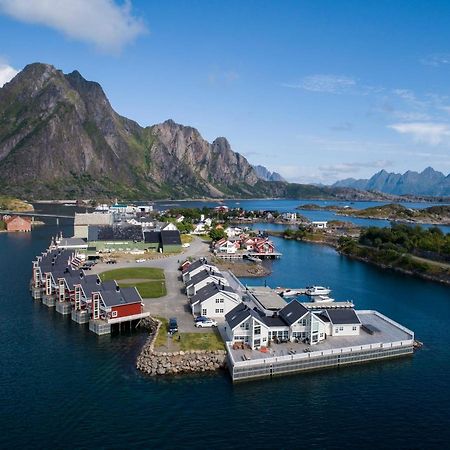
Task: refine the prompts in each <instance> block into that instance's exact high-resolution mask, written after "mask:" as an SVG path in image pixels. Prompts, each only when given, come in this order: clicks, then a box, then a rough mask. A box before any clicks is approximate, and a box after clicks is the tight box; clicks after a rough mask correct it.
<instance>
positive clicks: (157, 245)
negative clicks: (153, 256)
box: [144, 230, 182, 253]
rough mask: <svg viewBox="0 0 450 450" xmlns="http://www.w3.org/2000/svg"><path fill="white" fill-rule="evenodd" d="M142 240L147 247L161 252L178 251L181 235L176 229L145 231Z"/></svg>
mask: <svg viewBox="0 0 450 450" xmlns="http://www.w3.org/2000/svg"><path fill="white" fill-rule="evenodd" d="M144 242H145V244H146V245H147V247H148V249H152V250H154V251H158V252H161V253H179V252H181V250H182V245H181V236H180V232H179V231H178V230H170V231H165V230H163V231H145V232H144Z"/></svg>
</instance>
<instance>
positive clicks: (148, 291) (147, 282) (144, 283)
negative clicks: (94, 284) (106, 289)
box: [100, 267, 167, 298]
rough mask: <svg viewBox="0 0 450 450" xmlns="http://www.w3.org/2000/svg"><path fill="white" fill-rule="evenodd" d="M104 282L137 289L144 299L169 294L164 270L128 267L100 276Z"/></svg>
mask: <svg viewBox="0 0 450 450" xmlns="http://www.w3.org/2000/svg"><path fill="white" fill-rule="evenodd" d="M100 278H101V280H102V281H107V280H116V281H117V283H118V284H119V286H120V287H136V288H137V290H138V291H139V294H141V297H142V298H156V297H163V296H164V295H166V294H167V290H166V282H165V277H164V270H163V269H157V268H152V267H129V268H128V267H127V268H124V269H114V270H109V271H108V272H103V273H102V274H100ZM121 280H139V282H135V283H133V282H130V283H127V282H126V281H124V282H121Z"/></svg>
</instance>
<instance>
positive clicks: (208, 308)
mask: <svg viewBox="0 0 450 450" xmlns="http://www.w3.org/2000/svg"><path fill="white" fill-rule="evenodd" d="M241 301H242V300H241V298H240V296H239V294H237V293H236V292H235V291H234V289H233V288H231V287H230V286H225V285H223V284H222V285H219V284H217V283H211V284H207V285H206V286H204V287H203V288H202V289H200V290H199V291H198V292H197V293H196V294H195V295H194V296H192V297H191V298H190V305H191V310H192V314H193V315H194V316H205V317H213V318H219V317H220V318H221V317H225V315H226V314H228V313H229V312H230V311H231V310H232V309H233V308H234V307H236V305H238V304H240V303H241Z"/></svg>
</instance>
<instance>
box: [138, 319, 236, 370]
mask: <svg viewBox="0 0 450 450" xmlns="http://www.w3.org/2000/svg"><path fill="white" fill-rule="evenodd" d="M142 326H144V327H145V328H147V329H148V330H149V333H150V336H149V338H148V340H147V342H146V343H145V344H144V346H143V348H142V350H141V353H140V354H139V356H138V358H137V361H136V368H137V369H138V370H140V371H141V372H144V373H146V374H147V375H150V376H164V375H179V374H188V373H205V372H214V371H217V370H220V369H224V368H225V367H226V358H227V352H226V351H225V350H215V351H207V350H191V351H179V352H158V351H156V350H155V349H154V342H155V338H156V336H157V335H158V332H159V329H160V327H161V322H160V321H159V320H157V319H154V318H152V317H149V318H147V319H144V320H143V321H142Z"/></svg>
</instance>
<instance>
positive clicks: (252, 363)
mask: <svg viewBox="0 0 450 450" xmlns="http://www.w3.org/2000/svg"><path fill="white" fill-rule="evenodd" d="M413 343H414V339H409V340H406V341H397V342H388V343H386V342H384V343H383V342H379V343H375V344H366V345H357V346H353V347H343V348H339V349H331V350H321V351H315V352H308V353H295V354H293V355H283V356H269V357H267V358H258V359H252V360H248V361H235V359H234V357H233V353H232V351H231V352H230V346H229V344H228V343H227V347H228V351H229V353H230V356H231V360H232V362H233V365H234V367H238V368H241V367H257V366H262V365H265V364H273V363H275V362H276V363H283V362H291V361H307V360H310V359H315V358H320V357H323V356H333V355H335V356H338V355H349V354H352V353H359V352H363V351H366V350H379V349H384V350H386V349H391V348H399V347H411V346H412V345H413Z"/></svg>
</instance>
